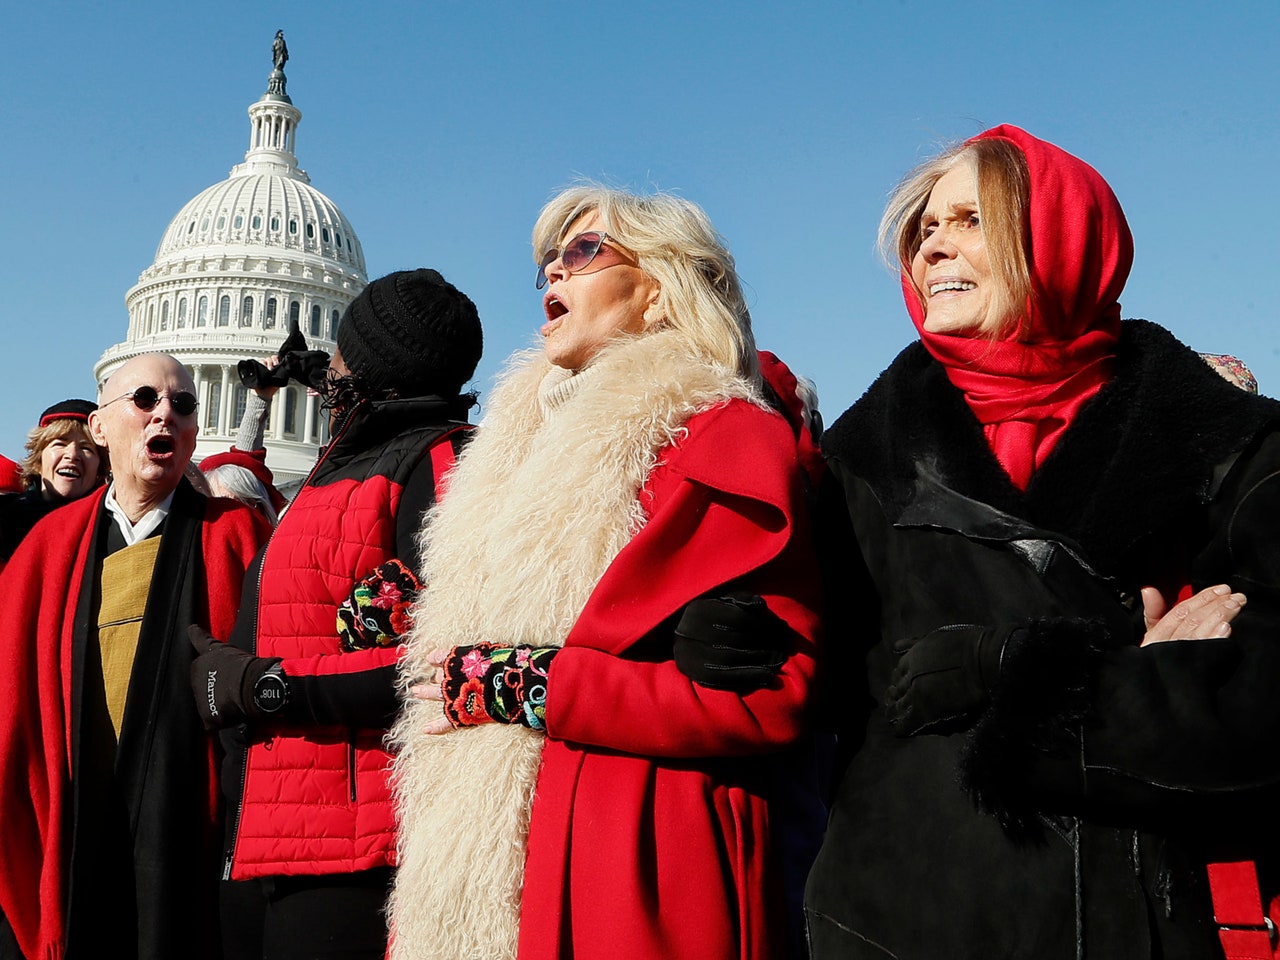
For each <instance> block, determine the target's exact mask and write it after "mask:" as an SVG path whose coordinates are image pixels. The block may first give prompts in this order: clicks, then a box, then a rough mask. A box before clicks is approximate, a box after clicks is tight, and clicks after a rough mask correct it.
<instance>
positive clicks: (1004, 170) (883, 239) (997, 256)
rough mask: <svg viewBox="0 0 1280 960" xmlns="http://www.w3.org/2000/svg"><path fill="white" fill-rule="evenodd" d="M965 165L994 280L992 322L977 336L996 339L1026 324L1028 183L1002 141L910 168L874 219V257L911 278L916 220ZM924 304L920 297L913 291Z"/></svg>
mask: <svg viewBox="0 0 1280 960" xmlns="http://www.w3.org/2000/svg"><path fill="white" fill-rule="evenodd" d="M961 163H967V164H970V165H971V166H972V167H973V169H974V172H975V175H976V179H977V181H978V197H977V201H978V214H979V222H980V223H981V225H982V238H983V240H984V242H985V243H986V248H987V260H988V262H989V263H990V265H991V273H992V276H993V277H994V278H995V280H996V296H995V300H994V303H995V306H996V309H995V311H993V316H995V317H998V318H999V319H998V320H996V321H993V322H991V323H989V325H988V326H987V327H985V328H984V329H983V330H982V333H984V334H985V335H987V336H989V337H991V338H992V339H998V338H1000V337H1002V336H1004V335H1006V334H1007V333H1008V332H1009V331H1010V329H1011V328H1012V327H1013V326H1014V325H1016V324H1017V323H1018V322H1019V321H1020V320H1022V319H1024V318H1026V315H1027V313H1028V311H1027V304H1028V301H1029V300H1030V298H1031V293H1032V287H1031V268H1030V262H1031V229H1030V223H1029V212H1030V204H1031V178H1030V174H1029V173H1028V171H1027V160H1026V157H1024V156H1023V154H1022V151H1021V150H1019V149H1018V148H1017V147H1016V146H1014V145H1013V144H1012V143H1009V142H1008V141H1007V140H1000V139H997V138H988V139H984V140H970V141H968V142H966V143H961V144H956V145H955V146H953V147H950V148H949V149H947V150H944V151H943V152H942V153H940V154H938V155H937V156H936V157H933V158H932V159H930V160H926V161H925V162H924V163H922V164H920V166H918V167H916V168H915V169H914V170H912V171H911V172H910V173H908V174H907V176H906V177H905V178H904V179H903V180H902V182H901V183H899V184H898V186H897V187H896V188H895V189H894V191H893V193H892V194H890V195H889V203H888V204H887V205H886V207H885V210H884V216H882V217H881V218H880V230H879V235H878V243H879V247H880V254H881V256H882V257H884V260H885V262H886V263H888V264H889V266H890V267H891V268H893V269H895V270H902V271H903V272H904V273H905V274H906V275H907V276H908V277H909V276H911V262H912V261H913V260H914V259H915V256H916V254H917V253H918V252H919V251H920V245H921V242H922V241H923V237H922V236H921V233H920V216H921V214H923V213H924V209H925V206H926V205H927V204H928V202H929V195H930V194H931V193H932V192H933V188H934V186H936V185H937V183H938V181H939V180H941V179H942V178H943V176H945V175H946V174H947V173H949V172H951V170H953V169H955V167H956V166H957V165H958V164H961ZM917 292H918V293H919V294H920V295H921V299H922V300H923V298H924V291H922V290H921V291H917Z"/></svg>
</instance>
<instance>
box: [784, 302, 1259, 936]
mask: <svg viewBox="0 0 1280 960" xmlns="http://www.w3.org/2000/svg"><path fill="white" fill-rule="evenodd" d="M823 446H824V449H825V451H826V453H827V456H828V463H829V466H830V477H829V479H830V482H829V483H828V484H827V486H826V488H825V489H824V491H823V496H822V504H821V515H820V518H819V524H820V527H821V530H820V534H821V535H822V536H823V539H824V540H825V555H826V560H827V575H828V579H829V583H828V591H829V604H830V606H831V607H832V613H833V615H832V617H831V622H830V624H829V633H828V644H827V670H828V676H829V678H830V684H831V690H830V691H829V693H830V694H831V696H830V697H829V703H830V709H831V711H832V716H833V719H834V721H835V723H836V725H837V729H838V732H839V735H840V737H841V742H842V745H843V748H844V759H845V760H846V761H847V766H845V767H844V768H843V770H842V772H841V773H840V774H839V775H838V776H837V779H836V785H835V788H834V789H835V795H834V798H833V804H832V812H831V818H830V823H829V826H828V831H827V836H826V840H825V843H824V846H823V849H822V852H821V853H820V855H819V857H818V861H817V864H816V865H815V867H814V869H813V872H812V874H811V875H810V879H809V883H808V888H807V891H806V909H807V912H808V924H809V934H810V946H811V950H812V956H813V957H814V958H816V960H828V958H835V957H839V958H863V957H867V958H871V957H874V958H884V957H897V958H902V960H908V958H938V957H944V956H945V957H947V958H948V960H959V958H968V957H972V958H979V957H980V958H983V960H996V958H1002V957H1020V958H1021V957H1026V958H1036V960H1054V958H1076V957H1089V958H1099V960H1132V958H1143V957H1162V958H1166V960H1175V958H1191V957H1197V958H1199V957H1214V956H1221V955H1222V954H1221V948H1220V946H1219V945H1218V939H1217V933H1216V927H1215V926H1214V924H1213V921H1212V909H1211V905H1210V901H1209V896H1208V885H1207V881H1206V879H1205V871H1204V866H1203V865H1204V863H1205V862H1207V861H1211V860H1222V859H1241V858H1257V859H1259V861H1260V870H1261V872H1262V880H1263V887H1264V892H1271V893H1274V892H1275V890H1274V889H1273V888H1274V886H1275V884H1274V882H1273V880H1274V878H1273V876H1272V873H1271V871H1272V869H1273V868H1272V864H1274V863H1276V862H1277V861H1276V859H1275V857H1274V854H1275V852H1276V851H1275V848H1276V846H1277V844H1278V843H1280V840H1278V839H1277V836H1276V835H1277V831H1276V830H1275V829H1274V827H1275V822H1276V815H1275V812H1276V811H1278V810H1280V789H1277V786H1278V785H1280V523H1278V522H1277V521H1278V520H1280V403H1276V402H1275V401H1273V400H1269V399H1266V398H1260V397H1255V396H1251V395H1248V394H1245V393H1244V392H1242V391H1239V390H1237V389H1236V388H1235V387H1233V386H1231V385H1230V384H1228V383H1227V382H1226V381H1225V380H1223V379H1221V378H1220V377H1219V376H1218V375H1217V374H1216V373H1214V372H1213V371H1212V370H1211V369H1210V368H1209V367H1208V366H1207V365H1206V364H1205V363H1204V362H1203V361H1202V360H1201V359H1200V358H1199V357H1198V356H1197V355H1196V354H1195V353H1193V352H1192V351H1191V350H1189V349H1188V348H1186V347H1185V346H1183V345H1182V344H1180V343H1179V342H1178V341H1177V340H1175V339H1174V338H1173V337H1172V336H1171V335H1169V334H1168V333H1167V332H1166V331H1165V330H1163V329H1162V328H1160V327H1158V326H1156V325H1154V324H1150V323H1147V322H1145V321H1127V322H1126V323H1124V324H1123V333H1122V336H1121V340H1120V344H1119V347H1118V356H1117V361H1116V368H1115V373H1114V376H1113V378H1112V380H1111V381H1110V382H1109V383H1108V384H1107V385H1106V386H1104V388H1103V389H1102V391H1101V392H1100V393H1099V394H1098V395H1097V396H1096V397H1095V398H1094V399H1093V400H1092V401H1090V403H1089V404H1088V405H1087V406H1086V407H1085V408H1084V409H1083V411H1082V412H1081V414H1080V415H1079V417H1078V419H1077V420H1076V421H1075V422H1074V423H1073V424H1072V426H1071V427H1070V428H1069V429H1068V430H1067V432H1066V433H1065V435H1064V436H1063V438H1062V439H1061V441H1060V442H1059V443H1058V445H1057V447H1056V448H1055V449H1054V450H1053V452H1052V453H1051V454H1050V456H1049V457H1048V459H1047V460H1046V461H1045V463H1044V464H1043V465H1042V466H1041V468H1040V469H1039V470H1038V472H1037V473H1036V475H1035V476H1034V477H1033V479H1032V481H1031V483H1030V485H1029V486H1028V488H1027V490H1026V491H1025V492H1019V491H1018V490H1017V489H1016V488H1015V487H1014V486H1013V485H1012V484H1011V483H1010V482H1009V481H1008V479H1007V477H1006V476H1005V474H1004V473H1003V471H1002V470H1001V468H1000V466H999V465H998V463H997V462H996V460H995V458H994V456H993V455H992V454H991V452H990V448H989V447H988V445H987V442H986V440H985V438H984V436H983V434H982V429H981V426H980V425H979V424H978V422H977V420H976V419H975V418H974V417H973V416H972V414H971V413H970V412H969V410H968V407H967V406H966V404H965V401H964V399H963V397H962V395H961V394H960V393H959V392H958V391H957V390H956V389H955V388H954V387H953V386H952V385H951V383H950V381H949V380H948V379H947V377H946V374H945V372H944V371H943V369H942V367H941V366H939V365H938V364H937V363H936V362H935V361H934V360H933V359H932V358H930V357H929V355H928V354H927V353H926V352H925V350H924V349H923V348H922V347H921V346H920V344H918V343H917V344H913V345H912V346H910V347H908V348H907V349H906V350H905V351H903V353H902V354H901V355H900V356H899V357H898V358H897V360H896V361H895V362H894V363H893V364H892V365H891V366H890V367H889V369H888V370H887V371H886V372H885V373H884V374H883V375H882V376H881V377H880V378H879V380H877V382H876V383H875V384H874V385H873V386H872V387H871V389H870V390H869V391H868V393H867V394H866V395H865V396H864V397H863V398H862V399H861V400H860V401H859V402H858V403H857V404H855V405H854V406H853V407H852V408H851V409H850V410H849V411H848V412H847V413H845V414H844V416H842V417H841V418H840V419H839V420H838V421H837V422H836V423H835V424H834V425H833V427H832V428H831V429H830V430H829V431H828V433H827V435H826V437H825V438H824V442H823ZM1188 582H1190V583H1191V584H1192V585H1193V586H1194V588H1195V589H1197V590H1198V589H1201V588H1204V587H1206V586H1210V585H1212V584H1215V583H1219V582H1226V583H1229V584H1230V585H1231V586H1232V587H1233V588H1234V589H1236V590H1239V591H1242V592H1244V593H1245V594H1247V596H1248V603H1247V604H1246V606H1245V609H1244V610H1243V611H1242V612H1241V614H1240V615H1239V617H1238V618H1237V619H1236V621H1235V623H1234V624H1233V632H1232V635H1231V637H1229V638H1227V639H1221V640H1193V641H1182V642H1170V643H1164V644H1156V645H1152V646H1149V647H1145V648H1141V649H1140V648H1139V647H1138V643H1139V641H1140V640H1141V638H1142V618H1141V603H1140V600H1139V599H1138V594H1139V591H1140V589H1141V588H1142V587H1143V586H1145V585H1148V584H1151V585H1156V586H1163V587H1165V588H1166V589H1176V588H1177V587H1178V586H1179V585H1183V584H1186V583H1188ZM966 623H968V624H982V625H986V626H990V627H1002V626H1003V627H1020V628H1021V629H1019V630H1018V631H1017V632H1014V633H1013V634H1012V639H1010V640H1009V642H1008V643H1007V644H1006V645H1005V647H1004V651H1003V657H1002V659H1001V661H1000V669H999V674H998V679H996V680H995V681H994V683H993V684H991V685H990V688H989V694H988V695H986V696H985V697H980V698H979V699H977V700H975V701H974V702H973V703H972V705H971V709H969V710H967V711H961V712H960V713H958V714H953V715H949V716H945V717H941V716H940V717H938V718H937V722H936V723H934V724H932V725H931V726H929V727H928V728H927V729H926V730H924V731H922V732H919V733H917V734H915V735H913V736H909V735H904V731H903V730H902V729H900V728H896V727H895V726H894V725H893V724H891V723H889V721H888V720H887V718H886V715H885V711H884V701H885V695H886V688H887V685H888V683H889V677H890V674H891V672H892V670H893V668H894V665H895V663H896V662H897V661H898V659H899V657H900V656H901V655H902V652H903V651H904V650H905V649H906V648H907V647H909V646H910V645H911V643H912V640H913V638H918V637H921V636H922V635H924V634H927V633H929V632H930V631H932V630H936V629H937V628H939V627H943V626H948V625H953V624H966Z"/></svg>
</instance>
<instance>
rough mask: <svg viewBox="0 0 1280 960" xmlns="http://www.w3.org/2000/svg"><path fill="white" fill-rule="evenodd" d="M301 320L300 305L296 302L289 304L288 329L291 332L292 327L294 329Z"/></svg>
mask: <svg viewBox="0 0 1280 960" xmlns="http://www.w3.org/2000/svg"><path fill="white" fill-rule="evenodd" d="M301 318H302V304H300V303H299V302H298V301H297V300H294V301H292V302H291V303H290V304H289V329H290V330H292V329H293V328H294V327H296V326H297V325H298V322H299V320H300V319H301Z"/></svg>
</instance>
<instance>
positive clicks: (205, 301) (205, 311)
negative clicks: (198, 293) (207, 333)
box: [196, 297, 209, 327]
mask: <svg viewBox="0 0 1280 960" xmlns="http://www.w3.org/2000/svg"><path fill="white" fill-rule="evenodd" d="M208 320H209V298H208V297H201V298H200V301H199V303H197V304H196V326H197V327H203V326H204V325H205V323H207V322H208Z"/></svg>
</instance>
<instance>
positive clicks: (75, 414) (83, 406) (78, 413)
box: [40, 400, 98, 427]
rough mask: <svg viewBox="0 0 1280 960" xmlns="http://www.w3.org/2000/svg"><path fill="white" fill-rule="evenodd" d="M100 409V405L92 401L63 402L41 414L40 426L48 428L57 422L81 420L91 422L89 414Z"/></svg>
mask: <svg viewBox="0 0 1280 960" xmlns="http://www.w3.org/2000/svg"><path fill="white" fill-rule="evenodd" d="M97 409H98V405H97V404H96V403H93V402H92V401H90V400H63V401H62V402H61V403H55V404H54V405H53V406H52V407H49V408H47V409H46V410H45V412H44V413H42V414H40V426H42V427H47V426H48V425H49V424H51V423H53V421H55V420H79V421H80V422H81V423H88V422H89V414H91V413H93V411H95V410H97Z"/></svg>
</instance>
